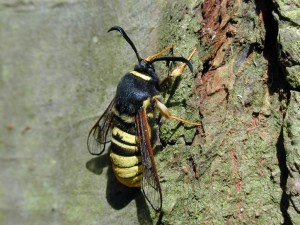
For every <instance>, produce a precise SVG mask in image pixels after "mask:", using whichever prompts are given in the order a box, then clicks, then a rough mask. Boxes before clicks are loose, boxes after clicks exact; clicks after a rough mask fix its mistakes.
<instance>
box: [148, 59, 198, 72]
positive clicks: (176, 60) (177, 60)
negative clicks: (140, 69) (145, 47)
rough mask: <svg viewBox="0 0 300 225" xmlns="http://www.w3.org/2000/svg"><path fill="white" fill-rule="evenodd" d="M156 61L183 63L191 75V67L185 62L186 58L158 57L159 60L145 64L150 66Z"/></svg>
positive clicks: (187, 61)
mask: <svg viewBox="0 0 300 225" xmlns="http://www.w3.org/2000/svg"><path fill="white" fill-rule="evenodd" d="M157 61H166V62H168V63H169V62H183V63H185V64H186V65H187V66H188V67H189V69H190V71H191V73H193V66H192V64H191V63H190V61H189V60H187V59H186V58H183V57H168V56H166V57H159V58H156V59H153V60H152V61H150V62H147V64H152V63H154V62H157ZM147 64H146V66H147Z"/></svg>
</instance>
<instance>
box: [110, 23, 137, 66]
mask: <svg viewBox="0 0 300 225" xmlns="http://www.w3.org/2000/svg"><path fill="white" fill-rule="evenodd" d="M112 30H116V31H119V32H120V33H121V34H122V36H123V37H124V38H125V40H126V41H127V42H128V44H130V46H131V48H132V49H133V51H134V52H135V54H136V57H137V59H138V61H139V62H141V61H142V58H141V57H140V55H139V53H138V52H137V50H136V47H135V46H134V44H133V42H132V41H131V40H130V38H129V37H128V36H127V34H126V33H125V31H124V30H123V28H122V27H119V26H114V27H111V28H110V29H109V30H108V31H107V32H110V31H112Z"/></svg>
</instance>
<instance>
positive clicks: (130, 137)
mask: <svg viewBox="0 0 300 225" xmlns="http://www.w3.org/2000/svg"><path fill="white" fill-rule="evenodd" d="M112 133H113V135H115V136H117V135H119V136H120V137H121V139H122V141H125V142H127V143H129V144H136V141H135V140H136V136H135V135H132V134H128V133H126V132H125V131H122V130H120V129H119V128H118V127H114V128H113V130H112Z"/></svg>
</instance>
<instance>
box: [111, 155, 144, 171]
mask: <svg viewBox="0 0 300 225" xmlns="http://www.w3.org/2000/svg"><path fill="white" fill-rule="evenodd" d="M110 159H111V162H112V163H113V164H114V165H115V166H117V167H123V168H128V167H133V166H136V165H138V164H140V163H141V162H142V157H141V156H136V155H134V156H121V155H117V154H115V153H113V152H111V153H110Z"/></svg>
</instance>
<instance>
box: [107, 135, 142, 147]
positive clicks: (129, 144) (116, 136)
mask: <svg viewBox="0 0 300 225" xmlns="http://www.w3.org/2000/svg"><path fill="white" fill-rule="evenodd" d="M125 133H126V132H125ZM112 136H113V138H114V139H116V140H117V141H118V142H120V143H122V144H124V145H128V146H137V145H136V144H132V143H128V142H126V141H124V140H123V137H122V136H121V135H120V134H119V133H117V135H114V134H112Z"/></svg>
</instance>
